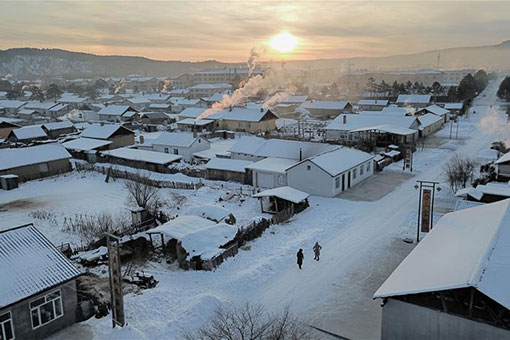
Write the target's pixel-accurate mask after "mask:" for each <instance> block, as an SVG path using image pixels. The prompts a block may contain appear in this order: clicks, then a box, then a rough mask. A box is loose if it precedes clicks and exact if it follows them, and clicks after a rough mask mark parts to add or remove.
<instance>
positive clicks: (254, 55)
mask: <svg viewBox="0 0 510 340" xmlns="http://www.w3.org/2000/svg"><path fill="white" fill-rule="evenodd" d="M264 52H265V50H261V51H257V49H256V48H255V47H252V48H251V50H250V55H249V57H248V61H247V62H246V63H247V64H248V70H249V71H248V77H251V75H252V74H253V71H255V68H257V61H258V59H259V58H260V57H261V56H262V55H263V54H264Z"/></svg>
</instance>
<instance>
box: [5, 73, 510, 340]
mask: <svg viewBox="0 0 510 340" xmlns="http://www.w3.org/2000/svg"><path fill="white" fill-rule="evenodd" d="M496 89H497V84H494V83H491V84H490V85H489V87H488V88H487V89H486V91H485V93H484V94H485V97H481V98H480V99H477V100H475V103H474V107H473V110H476V112H477V113H476V114H471V115H470V118H469V120H460V123H459V124H460V125H459V136H462V140H461V139H460V138H459V140H458V141H449V140H447V139H446V137H447V136H448V137H449V126H448V125H446V126H445V128H444V129H443V130H442V131H440V132H439V133H438V134H437V138H438V140H439V142H438V143H435V144H434V145H425V147H424V148H423V149H421V148H419V150H418V151H417V152H416V153H415V155H414V167H413V174H414V175H415V176H414V177H410V178H409V179H407V180H405V181H403V182H402V183H401V184H400V185H398V186H397V187H396V188H395V189H394V190H393V191H392V192H390V193H389V194H388V195H386V196H384V197H383V198H381V199H378V200H375V201H373V202H363V201H355V200H344V199H340V198H323V197H311V198H310V208H308V209H307V210H305V211H304V212H302V213H301V214H299V215H297V216H295V217H294V218H293V219H291V220H290V221H288V222H287V223H284V224H282V225H277V226H272V227H271V228H270V229H269V230H268V231H266V232H265V233H264V234H263V235H262V237H260V238H259V239H257V240H255V241H253V242H251V243H250V246H251V249H249V250H241V251H240V253H239V254H238V255H237V256H236V257H233V258H230V259H228V260H227V261H226V262H225V263H223V264H222V265H221V266H220V267H219V268H218V269H217V270H215V271H213V272H202V271H200V272H194V271H187V272H184V271H169V270H167V269H166V268H164V266H162V265H157V264H150V266H148V267H147V268H145V271H146V273H150V274H151V275H154V276H155V277H156V279H157V280H159V281H160V282H159V284H158V286H157V287H156V288H154V289H151V290H146V291H143V292H142V293H140V294H128V295H127V296H126V297H125V311H126V319H127V322H128V323H129V325H130V326H132V327H134V328H135V329H138V330H140V331H141V332H142V333H143V334H145V335H146V336H147V338H150V339H179V338H181V337H182V332H184V331H191V330H193V329H196V328H197V327H199V326H200V325H201V324H202V323H203V322H204V321H205V320H207V318H208V317H209V316H210V315H211V313H212V312H213V310H214V309H215V308H216V306H218V305H222V304H225V303H236V304H238V303H242V302H244V301H255V302H260V303H262V304H264V305H265V306H266V307H267V308H268V309H270V310H273V311H278V310H281V309H283V308H284V307H285V306H287V305H290V308H291V310H292V312H294V313H296V314H297V315H298V317H300V318H301V319H302V320H303V321H304V322H306V323H309V324H312V325H314V326H317V327H321V328H324V329H327V330H328V331H331V332H334V333H337V334H340V335H342V336H346V337H349V338H363V339H374V338H379V334H380V317H381V314H380V313H381V309H380V307H379V303H380V302H379V301H374V300H373V299H372V295H373V293H374V292H375V290H376V289H377V287H378V286H379V285H380V284H381V283H382V282H383V281H384V280H385V279H386V277H387V276H388V275H389V274H390V273H391V271H392V270H393V269H394V268H395V267H396V266H397V265H398V263H399V262H400V261H401V260H402V259H403V257H405V256H406V254H407V253H408V252H409V251H411V249H412V247H413V245H411V244H407V243H404V242H402V239H403V238H405V237H411V238H414V237H415V233H416V219H417V206H418V192H417V191H416V190H415V188H414V185H415V183H416V182H415V181H416V180H418V179H422V180H439V181H441V182H442V175H441V173H442V166H443V164H444V163H445V162H447V161H448V160H449V159H450V157H452V156H453V155H454V154H455V152H461V153H464V154H467V155H471V156H473V157H474V155H476V154H478V153H479V152H480V151H481V150H483V149H486V148H487V147H488V146H489V145H490V143H491V142H492V141H494V140H498V139H501V138H504V137H505V136H501V135H502V134H503V133H508V130H509V129H508V128H507V127H505V129H506V130H505V129H502V128H501V126H500V124H499V123H498V122H499V121H500V120H502V119H504V118H503V113H502V112H499V111H498V109H497V107H496V106H494V107H492V108H490V105H493V104H494V103H495V102H496V98H495V91H496ZM505 120H506V119H505ZM494 122H496V123H494ZM446 130H447V131H446ZM506 137H507V138H508V137H509V136H506ZM385 171H394V172H402V163H401V162H399V163H396V164H393V165H391V166H390V167H388V168H387V169H385ZM381 178H384V177H381ZM43 182H44V181H43ZM37 183H39V185H40V183H42V182H36V184H34V185H35V186H37ZM27 185H28V184H27ZM109 185H110V184H108V186H109ZM374 185H377V183H374ZM441 186H442V187H443V190H442V191H441V192H440V193H438V196H437V201H436V202H437V205H438V209H437V210H436V214H435V216H434V219H435V220H436V221H437V219H438V218H439V217H440V216H441V214H442V213H444V212H446V211H448V210H451V209H453V206H454V204H455V201H454V199H453V195H452V194H451V193H450V192H449V190H447V185H446V184H444V183H442V184H441ZM110 188H113V187H110ZM22 189H23V188H22ZM118 189H119V190H120V191H117V194H118V193H119V192H121V191H122V188H118ZM98 190H99V189H98ZM101 190H104V189H101ZM201 190H203V191H200V190H199V191H197V192H195V193H194V194H195V195H196V196H197V198H196V201H195V202H197V203H196V204H199V203H198V202H201V201H203V200H205V199H206V198H209V197H210V195H218V194H219V193H218V192H217V191H215V190H216V189H208V188H203V189H201ZM208 190H213V191H212V192H209V191H208ZM188 193H189V194H190V195H193V194H191V192H188ZM105 194H106V192H105ZM121 196H122V195H121ZM22 197H23V196H22V195H21V196H20V198H22ZM188 199H189V198H188ZM3 201H5V199H4V200H2V196H0V202H3ZM249 204H252V203H249ZM253 204H254V206H253V207H251V206H250V207H249V208H248V209H245V208H243V207H239V209H238V208H237V207H234V206H230V207H227V208H229V209H232V211H233V212H234V214H236V217H237V216H244V215H247V216H248V217H251V214H256V213H258V211H259V210H257V209H256V207H255V203H253ZM119 206H122V204H119ZM252 208H253V209H252ZM439 208H440V209H439ZM0 221H1V220H0ZM422 237H426V236H425V235H422ZM316 241H318V242H320V243H321V244H322V246H323V248H322V256H321V260H320V261H319V262H316V261H313V259H312V246H313V244H314V243H315V242H316ZM299 248H303V249H304V253H305V260H304V265H303V270H299V269H298V268H297V266H296V263H295V255H296V252H297V250H298V249H299ZM111 332H112V331H111V321H110V318H109V317H106V318H103V319H90V320H88V321H85V322H83V323H81V324H78V325H75V326H72V327H70V328H68V329H66V330H64V331H63V332H60V333H58V334H57V335H56V336H54V337H53V338H55V339H67V338H70V337H76V336H78V337H79V338H82V339H92V338H97V339H103V338H108V337H109V336H110V334H111Z"/></svg>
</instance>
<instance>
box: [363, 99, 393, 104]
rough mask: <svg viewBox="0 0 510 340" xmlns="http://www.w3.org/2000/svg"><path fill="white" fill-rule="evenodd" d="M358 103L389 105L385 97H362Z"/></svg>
mask: <svg viewBox="0 0 510 340" xmlns="http://www.w3.org/2000/svg"><path fill="white" fill-rule="evenodd" d="M358 105H377V106H386V105H388V101H387V100H384V99H361V100H360V101H359V102H358Z"/></svg>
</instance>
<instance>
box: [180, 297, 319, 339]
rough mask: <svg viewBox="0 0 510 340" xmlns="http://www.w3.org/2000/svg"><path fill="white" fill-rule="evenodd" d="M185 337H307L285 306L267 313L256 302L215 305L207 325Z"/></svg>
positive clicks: (315, 337) (304, 330)
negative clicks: (215, 308) (277, 310)
mask: <svg viewBox="0 0 510 340" xmlns="http://www.w3.org/2000/svg"><path fill="white" fill-rule="evenodd" d="M185 338H186V339H187V340H196V339H201V340H238V339H243V340H298V339H300V340H301V339H302V340H309V339H310V340H311V339H317V336H314V337H312V335H311V334H310V332H309V331H308V329H306V328H305V327H303V326H302V325H301V324H300V323H299V322H298V321H297V320H296V319H294V318H293V317H292V316H291V314H290V312H289V308H285V310H284V311H283V312H282V313H280V314H271V313H268V312H266V311H265V310H264V307H262V306H261V305H258V304H250V303H246V304H244V305H242V306H237V307H235V306H234V307H228V308H218V309H217V310H216V311H215V313H214V315H213V317H212V318H211V320H210V321H209V324H208V325H206V326H205V327H203V328H201V329H199V330H198V331H197V333H196V334H193V335H186V336H185Z"/></svg>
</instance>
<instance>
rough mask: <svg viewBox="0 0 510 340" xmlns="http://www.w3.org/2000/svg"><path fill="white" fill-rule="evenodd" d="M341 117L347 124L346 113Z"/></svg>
mask: <svg viewBox="0 0 510 340" xmlns="http://www.w3.org/2000/svg"><path fill="white" fill-rule="evenodd" d="M342 118H343V119H342V121H343V123H344V124H347V115H345V114H344V115H343V117H342Z"/></svg>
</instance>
